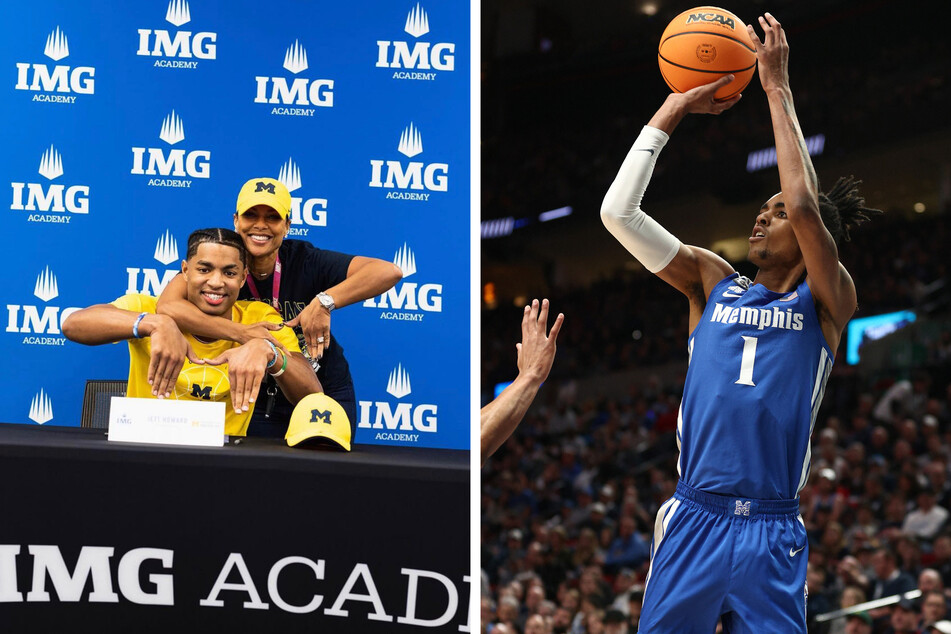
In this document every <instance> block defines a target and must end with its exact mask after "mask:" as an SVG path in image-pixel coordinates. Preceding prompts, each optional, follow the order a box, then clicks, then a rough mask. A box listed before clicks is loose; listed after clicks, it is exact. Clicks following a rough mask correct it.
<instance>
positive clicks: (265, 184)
mask: <svg viewBox="0 0 951 634" xmlns="http://www.w3.org/2000/svg"><path fill="white" fill-rule="evenodd" d="M255 205H267V206H268V207H270V208H271V209H273V210H274V211H276V212H277V213H279V214H281V217H282V218H287V217H288V216H290V215H291V193H290V192H289V191H287V187H286V186H285V185H284V183H282V182H281V181H279V180H275V179H273V178H252V179H251V180H249V181H248V182H247V183H245V184H244V185H242V186H241V191H239V192H238V206H237V210H238V214H239V215H240V214H243V213H244V212H246V211H247V210H248V209H251V207H254V206H255Z"/></svg>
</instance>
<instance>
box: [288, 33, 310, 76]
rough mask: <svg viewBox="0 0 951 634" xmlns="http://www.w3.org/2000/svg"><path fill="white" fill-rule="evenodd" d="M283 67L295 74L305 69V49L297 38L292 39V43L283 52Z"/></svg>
mask: <svg viewBox="0 0 951 634" xmlns="http://www.w3.org/2000/svg"><path fill="white" fill-rule="evenodd" d="M284 68H286V69H287V70H289V71H291V72H292V73H294V74H295V75H296V74H297V73H299V72H301V71H303V70H307V49H306V48H304V47H303V46H301V45H300V42H298V41H297V40H294V44H293V45H291V46H289V47H288V48H287V52H286V53H284Z"/></svg>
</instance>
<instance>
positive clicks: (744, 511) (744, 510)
mask: <svg viewBox="0 0 951 634" xmlns="http://www.w3.org/2000/svg"><path fill="white" fill-rule="evenodd" d="M733 514H734V515H745V516H747V517H749V516H750V503H749V501H746V502H743V501H742V500H737V501H736V510H735V511H733Z"/></svg>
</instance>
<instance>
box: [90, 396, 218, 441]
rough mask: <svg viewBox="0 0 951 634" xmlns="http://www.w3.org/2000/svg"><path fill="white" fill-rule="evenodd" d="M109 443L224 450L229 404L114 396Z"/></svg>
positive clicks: (111, 405)
mask: <svg viewBox="0 0 951 634" xmlns="http://www.w3.org/2000/svg"><path fill="white" fill-rule="evenodd" d="M109 440H115V441H119V442H141V443H151V444H159V445H190V446H195V447H221V446H223V445H224V444H225V404H224V403H206V402H202V401H177V400H167V399H161V400H160V399H154V398H129V397H121V396H113V397H112V403H111V404H110V407H109Z"/></svg>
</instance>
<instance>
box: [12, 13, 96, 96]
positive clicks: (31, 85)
mask: <svg viewBox="0 0 951 634" xmlns="http://www.w3.org/2000/svg"><path fill="white" fill-rule="evenodd" d="M43 54H44V55H46V56H47V57H48V58H50V59H51V60H53V61H54V62H58V61H61V60H63V59H65V58H67V57H69V38H67V37H66V33H64V32H63V31H62V30H60V28H59V27H58V26H57V27H56V28H55V29H53V31H52V32H50V34H49V35H47V36H46V47H45V48H44V49H43ZM16 66H17V83H16V86H15V88H16V89H17V90H27V91H31V92H35V93H38V94H35V95H33V99H32V100H33V101H45V102H49V103H68V104H73V103H76V95H91V94H93V93H94V92H95V89H96V80H95V75H96V69H95V68H93V67H92V66H75V67H73V66H69V65H68V64H57V65H55V66H53V69H52V70H50V67H49V66H48V65H47V64H36V63H34V64H30V63H28V62H18V63H17V65H16ZM70 93H75V94H70Z"/></svg>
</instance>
